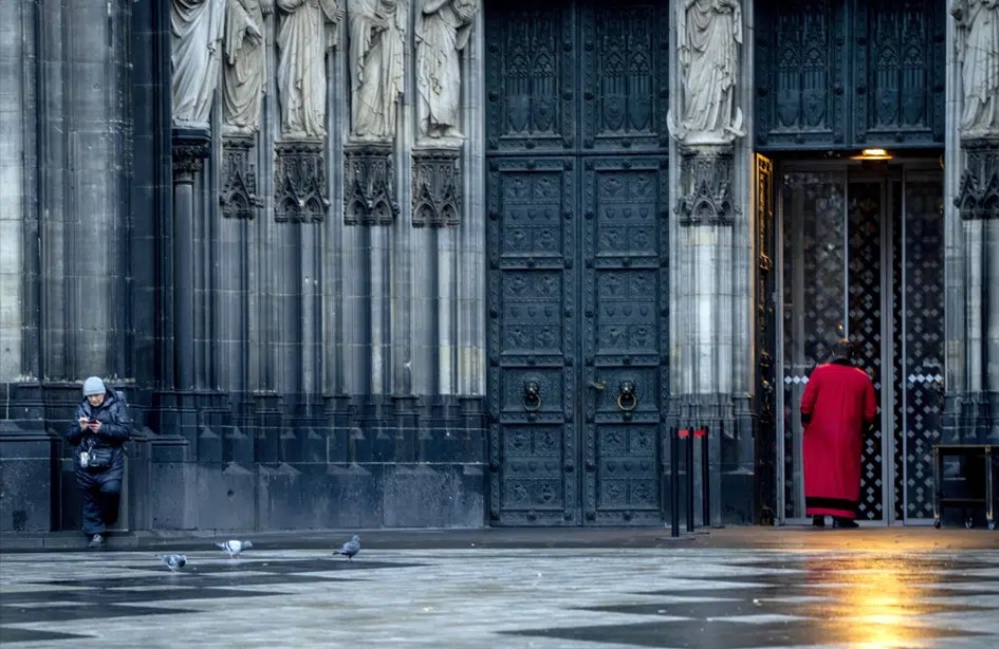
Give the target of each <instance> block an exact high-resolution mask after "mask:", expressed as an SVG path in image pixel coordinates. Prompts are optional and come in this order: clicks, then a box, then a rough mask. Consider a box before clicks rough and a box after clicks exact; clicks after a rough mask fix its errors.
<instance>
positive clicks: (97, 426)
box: [87, 419, 101, 433]
mask: <svg viewBox="0 0 999 649" xmlns="http://www.w3.org/2000/svg"><path fill="white" fill-rule="evenodd" d="M87 426H88V427H89V428H90V430H91V431H93V432H95V433H99V432H101V422H100V420H98V419H91V420H90V421H89V422H88V423H87Z"/></svg>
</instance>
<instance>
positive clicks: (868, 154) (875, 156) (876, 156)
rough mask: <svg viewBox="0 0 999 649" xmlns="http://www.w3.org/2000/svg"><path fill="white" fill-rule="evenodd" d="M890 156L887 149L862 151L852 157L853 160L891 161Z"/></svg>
mask: <svg viewBox="0 0 999 649" xmlns="http://www.w3.org/2000/svg"><path fill="white" fill-rule="evenodd" d="M891 158H892V155H891V154H890V153H888V150H887V149H864V150H863V151H861V152H860V155H855V156H853V159H854V160H891Z"/></svg>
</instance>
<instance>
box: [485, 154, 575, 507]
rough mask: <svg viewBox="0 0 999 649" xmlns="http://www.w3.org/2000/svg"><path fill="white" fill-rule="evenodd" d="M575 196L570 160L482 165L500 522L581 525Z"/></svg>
mask: <svg viewBox="0 0 999 649" xmlns="http://www.w3.org/2000/svg"><path fill="white" fill-rule="evenodd" d="M576 188H577V182H576V174H575V171H574V165H573V162H572V160H571V159H567V158H556V157H549V158H540V159H535V158H530V159H525V158H504V159H501V160H493V161H491V162H490V170H489V192H490V196H489V219H490V221H489V240H490V249H489V265H490V273H489V300H490V311H489V318H490V327H489V329H490V331H489V333H490V354H491V358H490V366H491V367H490V371H489V374H490V402H491V403H490V409H491V411H492V412H491V415H492V418H493V419H494V422H493V424H492V427H491V435H490V437H491V449H490V466H491V469H492V481H491V482H492V493H491V509H492V512H493V514H494V515H493V518H494V519H498V518H499V516H500V513H502V521H503V522H513V523H520V524H525V523H537V524H545V525H555V524H564V523H573V524H575V523H576V522H577V521H578V520H579V497H578V494H577V489H578V484H577V483H578V479H577V477H576V473H575V467H576V463H577V455H578V448H577V443H576V439H577V432H576V421H574V419H575V417H574V416H573V415H574V410H575V407H576V392H577V390H576V387H577V386H576V385H575V381H574V380H573V374H572V368H573V366H574V364H575V344H576V340H577V337H578V335H577V330H576V318H575V317H574V314H575V312H576V299H577V298H576V293H577V289H576V279H575V277H576V275H575V269H574V268H573V266H574V264H573V257H574V255H575V249H576V240H575V237H574V228H575V223H574V222H573V215H574V212H575V196H576Z"/></svg>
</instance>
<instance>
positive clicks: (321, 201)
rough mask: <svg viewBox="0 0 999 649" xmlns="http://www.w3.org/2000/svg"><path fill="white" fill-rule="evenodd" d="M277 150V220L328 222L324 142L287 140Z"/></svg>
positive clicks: (275, 207)
mask: <svg viewBox="0 0 999 649" xmlns="http://www.w3.org/2000/svg"><path fill="white" fill-rule="evenodd" d="M275 149H276V151H277V162H276V164H275V165H274V191H275V195H274V220H275V221H278V222H287V221H292V222H317V221H322V220H324V219H325V218H326V212H327V210H328V209H329V206H330V201H329V194H328V192H327V188H326V158H325V157H324V156H323V143H322V142H321V141H318V140H316V141H313V140H286V141H283V142H278V143H277V144H276V145H275Z"/></svg>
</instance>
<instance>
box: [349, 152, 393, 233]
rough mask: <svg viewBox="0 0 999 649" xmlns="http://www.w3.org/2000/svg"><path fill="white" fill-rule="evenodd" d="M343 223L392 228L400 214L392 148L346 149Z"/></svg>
mask: <svg viewBox="0 0 999 649" xmlns="http://www.w3.org/2000/svg"><path fill="white" fill-rule="evenodd" d="M343 175H344V214H343V219H344V223H346V224H347V225H391V224H392V223H394V222H395V218H396V216H398V215H399V204H398V203H397V202H396V197H395V175H394V169H393V165H392V146H391V145H388V144H384V145H383V144H365V145H360V146H351V147H347V148H346V149H344V173H343Z"/></svg>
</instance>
